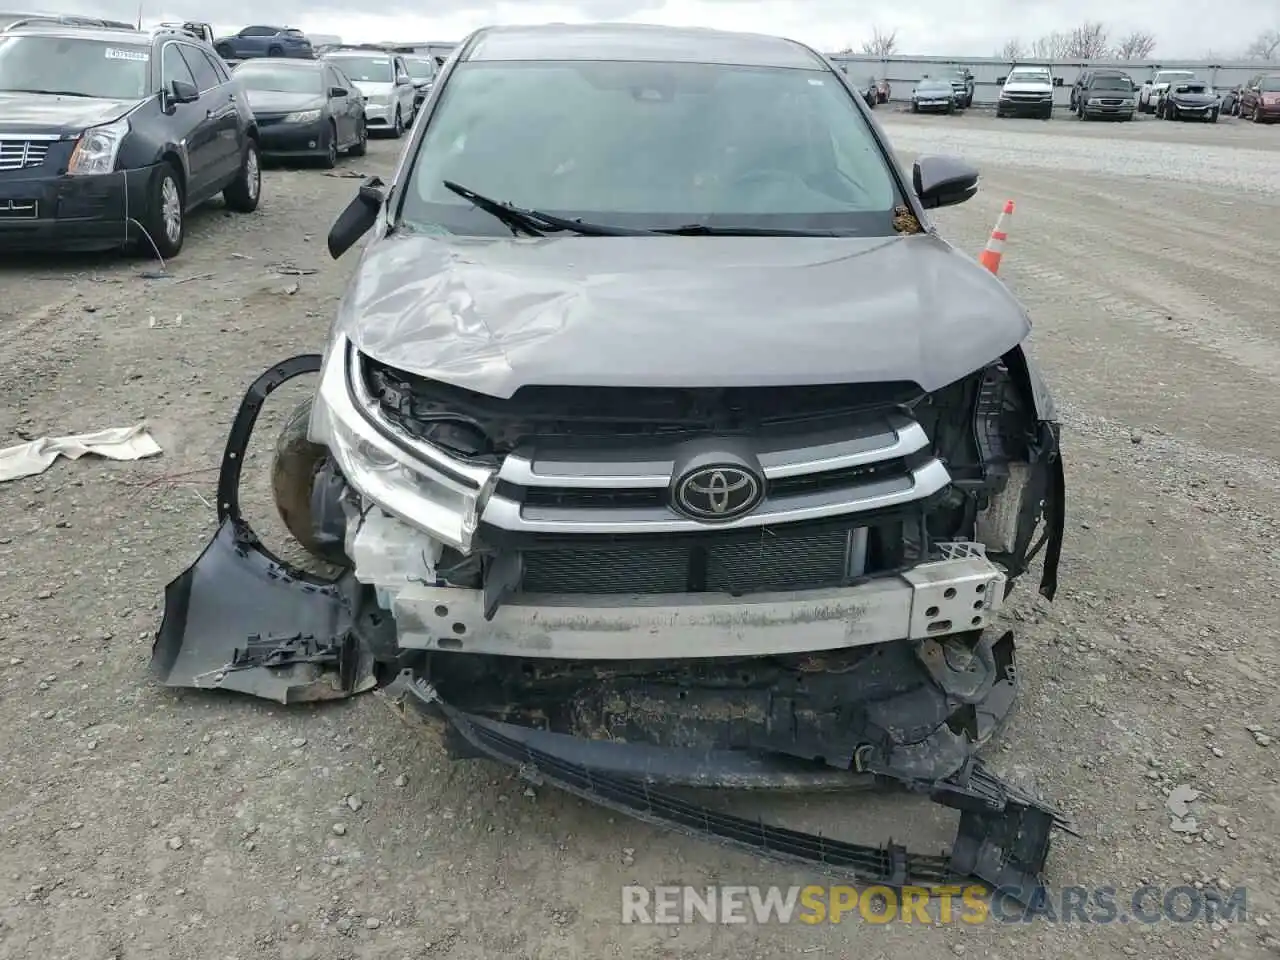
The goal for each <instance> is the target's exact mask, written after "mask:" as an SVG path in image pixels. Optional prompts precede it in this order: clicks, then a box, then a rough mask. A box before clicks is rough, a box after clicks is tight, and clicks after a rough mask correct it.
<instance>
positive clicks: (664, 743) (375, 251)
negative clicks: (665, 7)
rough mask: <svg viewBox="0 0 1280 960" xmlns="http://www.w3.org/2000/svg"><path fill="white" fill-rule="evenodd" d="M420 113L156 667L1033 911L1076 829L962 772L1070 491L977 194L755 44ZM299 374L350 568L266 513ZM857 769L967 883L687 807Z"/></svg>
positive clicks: (567, 66)
mask: <svg viewBox="0 0 1280 960" xmlns="http://www.w3.org/2000/svg"><path fill="white" fill-rule="evenodd" d="M423 110H424V116H423V119H422V121H421V122H420V123H419V124H417V125H416V126H415V129H414V132H413V134H412V139H411V141H410V142H409V144H408V146H407V148H406V149H405V151H404V153H403V156H402V157H401V160H400V162H399V166H398V168H397V169H396V171H395V173H394V174H393V176H392V178H391V182H390V183H389V184H384V183H383V182H381V181H380V180H377V179H376V178H375V179H373V180H370V181H369V182H367V183H365V184H364V185H363V186H362V187H361V188H360V190H359V195H358V196H357V197H356V198H355V199H354V200H353V201H352V203H351V205H350V206H349V207H348V208H347V209H346V211H344V212H343V214H342V215H341V217H340V218H339V219H338V221H337V222H336V223H335V225H334V227H333V229H332V232H331V233H330V235H329V249H330V252H331V253H332V254H333V255H334V256H335V257H338V256H341V255H342V254H343V253H344V252H345V251H346V250H348V249H349V248H351V247H352V246H353V245H355V244H356V242H357V241H358V240H359V239H360V238H361V237H362V236H365V235H368V237H369V239H368V240H367V242H366V243H365V245H364V248H363V252H362V253H361V256H360V262H359V264H358V265H357V267H356V270H355V275H354V277H353V279H352V281H351V283H350V286H349V288H348V290H347V292H346V296H345V297H344V299H343V300H342V303H341V305H340V307H339V308H338V313H337V317H336V318H335V321H334V324H333V327H332V330H331V334H330V338H329V342H328V346H327V348H326V350H325V353H324V356H323V357H319V356H314V355H307V356H300V357H295V358H293V359H291V360H286V361H284V362H282V363H280V364H278V365H277V366H274V367H272V368H271V369H270V370H268V371H267V372H266V373H265V374H264V375H263V376H262V377H261V378H260V379H259V380H258V381H257V382H256V383H254V384H253V385H252V386H251V387H250V389H249V391H248V395H247V396H246V398H245V400H244V403H243V405H242V407H241V409H240V411H239V414H238V416H237V417H236V420H235V423H234V426H233V428H232V432H231V436H230V439H229V441H228V445H227V451H226V455H225V458H224V461H223V464H222V473H221V476H220V479H219V490H218V505H219V517H220V521H221V525H220V527H219V529H218V532H217V534H216V536H215V537H214V539H213V541H212V542H211V543H210V545H209V546H208V548H207V549H206V550H205V552H204V554H203V555H202V556H201V557H200V559H199V560H198V561H197V562H196V563H195V564H194V565H193V566H192V567H191V568H190V569H189V570H188V571H186V572H185V573H184V574H182V575H181V576H180V577H178V578H177V579H176V580H174V581H173V583H171V584H170V586H169V588H168V592H167V595H166V604H165V616H164V622H163V624H162V626H161V629H160V631H159V634H158V637H157V642H156V646H155V651H154V658H153V659H154V664H153V665H154V668H155V670H156V672H157V674H158V675H159V677H160V678H161V679H162V680H163V681H164V682H165V683H167V684H169V685H171V686H187V687H207V688H220V689H228V690H236V691H241V692H246V693H250V694H254V695H257V696H262V697H267V698H271V699H275V700H278V701H282V702H293V701H299V700H316V699H327V698H336V697H342V696H346V695H350V694H353V693H357V692H360V691H363V690H368V689H372V688H374V687H380V688H382V692H383V694H384V695H385V696H387V697H388V698H389V699H390V700H391V702H392V703H394V704H395V705H396V706H397V707H398V708H400V709H401V710H402V711H404V712H406V713H408V712H410V711H412V712H413V714H414V715H420V716H423V717H425V718H428V719H429V720H431V721H432V722H434V723H436V724H437V725H438V726H439V728H440V729H441V730H443V731H444V732H445V734H446V736H445V738H444V739H445V743H446V745H447V746H448V747H449V749H450V750H451V751H452V752H453V753H454V754H455V755H456V756H460V757H483V756H487V757H491V758H495V759H498V760H501V761H505V762H507V763H510V764H514V765H517V766H519V767H520V768H521V770H522V771H523V772H524V773H525V774H527V775H529V776H531V777H535V778H537V779H539V780H541V781H543V782H548V783H551V784H554V785H557V786H559V787H562V788H564V789H566V790H570V791H573V792H576V793H578V794H580V795H582V796H586V797H589V798H591V799H593V800H595V801H598V802H600V803H604V804H606V805H608V806H611V807H614V808H616V809H619V810H623V811H625V812H628V813H631V814H634V815H636V816H640V817H642V818H645V819H648V820H651V821H654V822H659V823H664V824H666V825H669V826H673V827H676V828H679V829H685V830H691V831H697V832H700V833H704V834H709V835H711V836H713V837H715V838H716V839H719V840H721V841H724V842H727V843H736V844H739V845H745V846H748V847H751V848H752V849H757V850H761V851H763V852H766V853H769V854H772V855H775V856H780V857H789V858H793V859H798V860H804V861H811V862H820V863H822V864H824V865H825V866H826V867H828V868H835V869H842V870H849V871H852V872H853V873H854V874H855V875H856V876H858V877H860V878H864V879H868V880H875V881H877V882H884V883H907V882H910V883H921V882H941V881H946V880H949V879H950V878H952V877H957V876H978V877H980V878H982V879H985V880H987V881H988V882H990V883H993V884H1006V885H1008V884H1012V885H1013V886H1015V887H1018V888H1019V889H1022V888H1026V890H1029V889H1030V888H1031V887H1034V886H1035V885H1036V884H1037V883H1038V882H1039V877H1040V871H1041V868H1042V866H1043V863H1044V860H1045V856H1046V854H1047V850H1048V844H1049V835H1050V832H1051V830H1052V829H1053V828H1054V827H1067V826H1068V824H1067V822H1066V821H1065V820H1064V819H1062V818H1061V817H1060V816H1059V815H1057V814H1055V813H1054V812H1053V811H1052V810H1050V809H1049V808H1046V807H1044V806H1042V805H1040V804H1038V803H1036V802H1034V801H1033V800H1031V799H1030V798H1029V797H1028V796H1026V795H1024V794H1021V793H1019V792H1017V791H1016V790H1014V789H1013V788H1012V787H1010V786H1007V785H1005V784H1003V783H1002V782H1001V781H999V780H998V779H996V778H995V777H994V776H993V775H992V774H990V773H989V772H987V771H986V770H985V768H984V767H983V766H982V765H981V763H980V762H978V761H977V759H976V751H978V749H979V748H980V747H981V746H982V745H983V744H984V743H986V742H987V741H988V740H989V739H990V738H991V737H992V736H993V735H994V734H995V733H996V732H997V731H998V730H1000V728H1001V726H1002V724H1003V722H1004V721H1005V719H1006V718H1007V717H1008V715H1009V712H1010V708H1011V705H1012V703H1013V700H1014V694H1015V686H1016V681H1017V672H1016V669H1015V659H1014V641H1013V635H1012V634H1011V633H1010V632H1008V631H1006V630H1005V629H1004V628H1003V627H1002V626H1000V625H999V623H998V618H997V615H998V613H999V611H1000V608H1001V605H1002V604H1003V602H1004V600H1005V598H1006V595H1007V594H1008V592H1009V590H1010V588H1011V586H1012V584H1013V582H1014V581H1015V580H1016V579H1017V578H1018V576H1019V575H1021V574H1023V573H1024V572H1025V571H1026V570H1027V568H1028V564H1029V563H1030V562H1031V561H1032V559H1033V557H1035V556H1036V554H1037V553H1038V552H1040V551H1042V552H1043V568H1042V569H1043V572H1042V576H1041V580H1040V590H1041V592H1042V593H1043V594H1044V595H1045V596H1046V597H1049V598H1052V596H1053V594H1054V590H1055V588H1056V582H1057V569H1058V560H1059V553H1060V549H1061V544H1062V533H1063V516H1064V496H1065V494H1064V480H1063V467H1062V459H1061V456H1060V454H1059V446H1058V443H1059V434H1058V425H1057V423H1056V418H1055V413H1054V408H1053V404H1052V401H1051V399H1050V397H1049V394H1048V392H1047V390H1046V388H1045V385H1044V382H1043V380H1042V379H1041V376H1040V374H1039V373H1038V372H1037V370H1036V368H1035V366H1034V365H1033V364H1032V362H1031V360H1030V358H1029V357H1028V355H1027V353H1026V351H1025V350H1024V347H1023V340H1024V338H1026V336H1027V334H1028V332H1029V329H1030V324H1029V321H1028V319H1027V316H1026V314H1025V312H1024V310H1023V308H1022V307H1021V305H1020V304H1019V303H1018V301H1017V300H1016V299H1015V298H1014V297H1013V295H1012V294H1011V293H1010V292H1009V291H1008V289H1006V287H1005V286H1004V285H1003V284H1002V283H1001V282H1000V281H999V280H998V279H997V278H996V277H994V276H992V275H991V274H990V273H988V272H986V271H985V270H983V269H982V268H981V267H979V266H978V265H977V264H976V263H975V262H974V261H973V260H972V259H971V258H970V257H968V256H966V255H964V254H962V253H960V252H958V251H957V250H955V249H953V248H952V247H951V246H950V245H948V244H947V243H946V242H945V241H943V240H942V239H941V238H940V237H939V236H938V235H937V233H936V231H935V229H934V227H933V225H932V224H931V222H930V220H929V215H928V213H927V212H926V211H927V209H928V208H932V207H940V206H944V205H948V204H954V203H960V202H963V201H965V200H968V199H970V198H971V197H973V196H974V195H975V193H976V192H977V189H978V174H977V172H976V171H975V170H973V169H972V168H970V167H969V166H967V165H966V164H964V163H962V162H960V161H958V160H956V159H953V158H947V157H936V156H933V157H923V158H921V159H919V161H918V162H916V163H915V165H914V168H913V169H912V171H911V172H910V174H908V173H907V172H906V171H904V170H903V169H901V168H900V166H899V165H898V163H897V161H896V160H895V159H894V156H893V153H892V152H891V150H890V148H889V144H888V142H887V141H886V139H885V136H884V134H883V133H882V132H881V130H880V129H879V127H878V126H877V124H876V123H875V121H874V120H873V119H872V115H871V113H870V112H869V111H868V110H867V109H866V107H865V105H864V104H863V103H862V102H861V101H860V99H859V97H858V92H857V91H856V90H855V89H853V88H852V87H851V86H850V84H849V82H848V81H847V79H846V78H845V77H844V75H843V74H842V73H841V72H840V71H839V70H836V69H833V68H832V66H831V65H830V64H829V63H828V62H827V61H826V60H825V59H824V58H823V57H822V56H820V55H818V54H817V53H815V52H814V51H812V50H810V49H809V48H807V47H804V46H802V45H800V44H797V43H793V42H790V41H785V40H781V39H774V38H770V37H761V36H752V35H740V34H730V33H720V32H713V31H705V30H686V29H670V28H658V27H641V26H631V25H608V26H569V25H555V26H547V27H507V28H495V29H486V30H482V31H479V32H478V33H476V34H474V35H473V36H471V37H470V38H469V39H467V40H466V41H465V42H464V43H463V44H461V45H460V47H459V49H458V50H457V52H456V53H455V55H454V57H453V58H452V60H451V61H450V62H449V64H448V65H447V66H446V67H445V69H444V70H443V71H442V73H441V76H440V78H439V80H438V82H437V84H436V86H435V89H434V90H433V91H432V93H431V95H430V97H429V99H428V100H427V101H426V103H425V104H424V107H423ZM313 372H318V373H319V387H318V390H317V391H316V393H315V396H314V399H313V400H312V401H310V402H309V403H307V404H306V405H304V406H303V407H302V408H301V409H299V410H298V411H297V412H296V413H295V414H294V416H293V418H292V419H291V420H290V422H289V424H288V425H287V426H286V428H285V431H284V433H283V435H282V436H281V437H280V440H279V444H278V448H277V454H276V461H275V466H274V484H275V493H276V500H277V504H278V506H279V509H280V513H281V515H282V516H283V518H284V521H285V523H286V525H287V526H288V528H289V530H290V532H291V533H292V534H293V536H294V537H296V538H297V540H298V541H299V542H300V543H301V544H302V545H303V546H304V547H306V548H307V550H308V551H309V552H310V553H312V554H314V555H315V556H317V557H318V558H321V559H323V560H326V561H328V562H330V563H332V564H335V565H336V566H337V567H338V568H340V569H341V571H342V572H341V574H340V576H338V577H337V578H336V579H334V580H332V581H323V580H320V579H317V578H316V577H313V576H309V575H307V574H305V573H303V572H302V571H300V570H297V569H294V568H293V567H291V566H290V565H288V564H286V563H283V562H282V561H280V560H279V559H277V558H276V557H275V556H273V555H272V554H271V553H270V552H269V551H268V550H267V549H266V548H265V547H264V546H263V544H262V543H261V542H260V541H259V539H258V537H257V536H256V535H255V534H254V532H253V530H252V529H251V527H250V525H249V524H248V522H247V521H246V520H245V519H244V517H243V516H242V515H241V512H240V508H239V500H238V486H239V478H240V471H241V464H242V461H243V457H244V453H245V450H246V445H247V442H248V438H249V435H250V433H251V431H252V429H253V425H254V422H255V420H256V418H257V415H258V412H259V410H260V409H261V407H262V404H263V401H264V399H265V397H266V396H267V394H269V393H270V392H271V391H272V390H273V389H274V388H276V387H278V386H279V385H280V384H281V383H283V382H285V381H286V380H288V379H290V378H292V377H295V376H298V375H301V374H306V373H313ZM869 779H875V780H877V781H879V782H881V783H884V784H896V785H899V786H905V787H907V788H908V789H912V790H916V791H919V792H923V793H926V794H928V795H929V796H931V797H932V798H933V799H935V800H938V801H939V802H942V803H944V804H947V805H948V806H952V807H958V808H960V809H962V810H963V811H964V815H963V816H962V818H961V826H960V833H959V836H958V838H957V842H956V845H955V848H954V849H953V850H952V851H951V853H950V856H949V857H915V856H912V857H907V855H906V853H905V851H903V850H902V849H901V848H898V847H896V846H892V845H891V846H889V847H884V848H872V847H865V846H858V845H855V844H850V843H843V842H840V841H835V840H830V839H822V840H818V839H817V838H814V837H810V836H807V835H805V834H801V833H796V832H794V831H789V830H785V829H782V828H774V827H768V826H764V825H760V824H757V823H754V822H748V821H744V820H738V819H736V818H734V817H730V816H726V815H722V814H719V813H715V812H713V811H711V810H709V809H704V808H700V807H698V806H696V805H693V804H692V803H690V802H689V801H688V800H687V799H685V798H683V797H682V796H679V795H677V794H675V793H669V792H664V791H663V788H664V787H666V788H673V787H687V786H699V787H789V788H819V787H821V788H830V787H840V786H852V785H862V784H865V783H866V782H867V781H868V780H869ZM1026 890H1024V895H1025V896H1030V894H1029V893H1026ZM1024 898H1025V897H1024Z"/></svg>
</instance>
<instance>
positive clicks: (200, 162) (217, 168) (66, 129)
mask: <svg viewBox="0 0 1280 960" xmlns="http://www.w3.org/2000/svg"><path fill="white" fill-rule="evenodd" d="M257 136H258V132H257V127H256V126H255V124H254V120H253V114H252V113H251V112H250V110H249V105H248V103H247V102H246V101H245V98H244V96H243V94H238V93H237V90H236V87H235V86H234V85H233V84H232V83H231V79H230V76H229V74H228V73H227V68H226V65H225V64H223V63H222V61H221V60H219V59H218V56H217V55H216V54H215V53H214V52H213V49H212V48H211V47H210V46H209V45H208V44H206V43H202V42H201V41H199V40H197V39H195V38H194V37H192V36H190V35H189V34H186V33H182V32H179V31H168V30H166V31H160V32H157V33H155V34H148V33H143V32H141V31H138V30H127V29H106V28H100V27H91V26H73V25H68V24H50V23H40V24H36V23H31V24H28V25H24V26H19V27H16V28H14V29H10V30H6V31H5V32H3V33H0V247H8V248H10V249H14V248H28V249H29V248H34V247H41V248H44V249H61V250H109V249H112V248H116V247H139V248H141V249H142V250H143V251H145V252H153V253H158V254H159V255H160V256H161V257H172V256H174V255H176V254H177V253H178V251H179V250H181V249H182V242H183V239H184V238H185V236H186V213H187V212H188V211H189V210H191V209H192V208H194V207H195V206H197V205H198V204H201V203H203V202H205V201H206V200H209V199H211V198H212V197H213V196H214V195H216V194H218V193H221V194H222V195H223V196H224V197H225V198H226V203H227V206H228V207H230V208H231V209H232V210H238V211H242V212H245V213H248V212H251V211H253V210H255V209H256V208H257V206H258V195H259V192H260V188H261V183H262V181H261V175H260V171H259V164H258V144H257Z"/></svg>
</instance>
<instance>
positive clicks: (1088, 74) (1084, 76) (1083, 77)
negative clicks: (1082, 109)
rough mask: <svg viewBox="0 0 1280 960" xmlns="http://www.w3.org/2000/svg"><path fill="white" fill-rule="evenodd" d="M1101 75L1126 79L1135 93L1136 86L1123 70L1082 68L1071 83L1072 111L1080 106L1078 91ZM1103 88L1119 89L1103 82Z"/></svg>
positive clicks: (1086, 87) (1074, 111)
mask: <svg viewBox="0 0 1280 960" xmlns="http://www.w3.org/2000/svg"><path fill="white" fill-rule="evenodd" d="M1102 77H1116V78H1118V79H1121V80H1124V81H1127V82H1128V84H1129V88H1130V90H1131V91H1132V92H1133V93H1134V94H1135V95H1136V94H1137V90H1138V88H1137V86H1135V85H1134V82H1133V77H1131V76H1129V74H1127V73H1125V72H1124V71H1123V70H1114V69H1111V70H1106V69H1104V70H1084V71H1082V72H1081V74H1080V76H1078V77H1076V82H1075V83H1073V84H1072V85H1071V100H1070V104H1069V106H1070V107H1071V111H1072V112H1073V113H1076V112H1078V108H1079V106H1080V91H1081V90H1085V89H1088V87H1089V86H1090V85H1091V84H1092V83H1093V81H1094V80H1096V79H1101V78H1102ZM1103 88H1104V89H1106V90H1111V91H1116V90H1120V88H1119V87H1116V86H1114V85H1111V84H1104V85H1103Z"/></svg>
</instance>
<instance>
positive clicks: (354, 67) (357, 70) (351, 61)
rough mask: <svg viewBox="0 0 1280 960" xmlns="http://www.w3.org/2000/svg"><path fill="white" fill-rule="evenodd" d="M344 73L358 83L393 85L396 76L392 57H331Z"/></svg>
mask: <svg viewBox="0 0 1280 960" xmlns="http://www.w3.org/2000/svg"><path fill="white" fill-rule="evenodd" d="M330 59H332V60H333V61H334V62H335V63H337V65H338V66H339V67H341V68H342V72H343V73H345V74H346V75H347V76H348V77H350V78H351V79H352V80H354V81H356V82H357V83H359V82H361V81H363V82H365V83H391V82H393V81H394V80H395V74H394V73H393V72H392V69H391V58H390V57H346V56H343V57H331V58H330Z"/></svg>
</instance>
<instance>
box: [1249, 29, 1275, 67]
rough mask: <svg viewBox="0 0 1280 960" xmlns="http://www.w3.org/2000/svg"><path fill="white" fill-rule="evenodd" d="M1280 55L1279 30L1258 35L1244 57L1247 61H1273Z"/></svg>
mask: <svg viewBox="0 0 1280 960" xmlns="http://www.w3.org/2000/svg"><path fill="white" fill-rule="evenodd" d="M1277 53H1280V30H1268V31H1267V32H1266V33H1262V34H1259V35H1258V37H1257V39H1255V40H1254V41H1253V43H1251V44H1249V49H1248V50H1246V51H1245V52H1244V55H1245V57H1246V58H1247V59H1249V60H1275V59H1276V54H1277Z"/></svg>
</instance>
